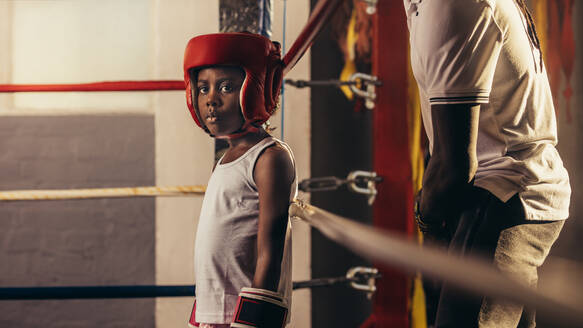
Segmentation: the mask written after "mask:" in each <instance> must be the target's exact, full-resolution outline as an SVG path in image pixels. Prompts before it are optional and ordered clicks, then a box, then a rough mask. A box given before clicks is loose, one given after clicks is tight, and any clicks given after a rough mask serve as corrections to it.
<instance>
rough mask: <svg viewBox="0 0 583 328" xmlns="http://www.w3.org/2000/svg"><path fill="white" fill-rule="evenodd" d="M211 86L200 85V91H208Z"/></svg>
mask: <svg viewBox="0 0 583 328" xmlns="http://www.w3.org/2000/svg"><path fill="white" fill-rule="evenodd" d="M208 90H209V88H208V87H207V86H206V85H199V86H198V93H202V94H204V93H207V92H208Z"/></svg>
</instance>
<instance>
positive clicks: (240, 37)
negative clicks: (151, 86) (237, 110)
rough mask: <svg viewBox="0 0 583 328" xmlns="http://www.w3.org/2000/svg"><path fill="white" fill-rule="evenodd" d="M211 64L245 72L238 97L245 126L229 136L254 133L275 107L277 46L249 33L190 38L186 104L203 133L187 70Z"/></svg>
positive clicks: (278, 84)
mask: <svg viewBox="0 0 583 328" xmlns="http://www.w3.org/2000/svg"><path fill="white" fill-rule="evenodd" d="M215 65H225V66H238V67H241V68H242V69H243V70H244V71H245V80H244V81H243V85H242V86H241V94H240V96H239V97H240V98H239V99H240V103H241V111H242V112H243V118H244V119H245V123H243V126H242V127H241V129H240V131H237V133H235V134H233V135H231V136H229V137H234V136H239V135H242V134H245V133H247V132H250V131H256V130H257V129H258V127H259V126H260V125H261V124H263V123H264V122H265V121H267V119H269V117H270V116H271V114H273V111H274V110H275V107H276V105H277V100H278V97H279V92H280V89H281V82H282V78H283V76H282V69H283V62H282V61H281V51H280V46H279V44H278V43H275V42H272V41H271V40H269V39H268V38H266V37H264V36H261V35H259V34H252V33H216V34H206V35H200V36H197V37H194V38H192V39H190V41H189V42H188V44H187V45H186V51H185V52H184V82H185V83H186V103H187V105H188V109H189V110H190V114H191V115H192V118H193V119H194V121H195V122H196V124H198V126H200V127H201V128H203V129H204V130H205V131H206V132H207V133H208V132H209V131H208V129H207V128H206V127H205V125H204V123H203V122H202V120H201V119H200V116H199V113H198V109H197V108H196V101H195V100H194V99H192V93H191V86H190V76H189V71H190V70H191V69H193V68H204V67H207V66H215Z"/></svg>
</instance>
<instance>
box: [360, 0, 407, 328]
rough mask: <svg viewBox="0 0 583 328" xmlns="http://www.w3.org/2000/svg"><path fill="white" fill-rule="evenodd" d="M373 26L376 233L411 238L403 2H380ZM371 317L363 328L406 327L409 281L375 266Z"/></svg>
mask: <svg viewBox="0 0 583 328" xmlns="http://www.w3.org/2000/svg"><path fill="white" fill-rule="evenodd" d="M373 21H374V23H373V24H374V25H373V58H372V66H373V75H375V76H377V77H378V79H379V80H381V81H382V86H380V87H379V88H378V92H377V99H376V106H375V109H373V111H374V114H373V117H374V118H373V138H374V139H373V166H374V171H375V172H377V174H378V175H379V176H382V177H383V183H381V184H379V192H378V196H377V200H376V202H375V204H374V208H373V215H374V219H373V224H374V226H375V227H377V228H379V229H385V230H391V231H396V232H401V233H403V234H406V235H408V236H412V235H413V218H412V213H413V210H412V207H413V190H412V189H413V188H412V185H413V184H412V173H411V163H410V156H409V152H410V150H409V140H408V139H409V131H408V129H409V127H408V119H407V106H408V65H409V63H408V51H407V49H408V44H409V41H408V36H409V33H408V31H407V22H406V17H405V12H404V10H403V4H402V2H401V1H379V2H378V3H377V11H376V14H375V16H374V19H373ZM379 267H380V268H381V274H382V276H383V278H382V279H381V280H379V281H378V284H377V287H378V289H377V292H376V295H375V298H374V303H373V314H372V316H371V317H370V318H369V320H368V321H367V322H365V324H363V326H362V327H375V328H379V327H398V328H408V327H409V325H410V322H409V307H410V290H411V279H410V277H409V276H408V275H407V274H405V273H403V272H400V271H397V270H394V269H393V268H387V267H383V266H379Z"/></svg>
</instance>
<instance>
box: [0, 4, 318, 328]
mask: <svg viewBox="0 0 583 328" xmlns="http://www.w3.org/2000/svg"><path fill="white" fill-rule="evenodd" d="M283 4H284V3H283V2H282V1H274V7H275V8H274V9H275V14H274V37H273V39H274V40H278V41H282V38H283V35H282V34H283V26H282V24H283ZM287 6H288V8H287V14H288V20H287V26H286V30H287V40H288V42H289V40H293V39H295V37H296V36H297V34H298V33H299V30H300V28H301V27H303V25H304V23H305V21H306V20H307V17H308V14H309V2H308V1H304V2H295V1H294V2H289V3H287ZM290 17H293V19H290ZM218 24H219V18H218V0H212V1H206V0H204V1H203V0H196V1H188V0H172V1H162V0H150V1H129V0H126V1H116V0H107V1H100V2H95V1H72V0H71V1H69V0H65V1H40V2H39V1H19V2H14V1H0V49H2V51H0V67H1V69H0V83H23V84H30V83H78V82H92V81H103V80H130V79H131V80H139V79H170V80H176V79H182V56H183V52H184V46H185V45H186V42H187V41H188V39H189V38H191V37H192V36H194V35H197V34H202V33H210V32H216V31H217V30H218ZM288 47H289V43H288ZM307 56H309V54H308V55H306V58H307ZM308 67H309V61H308V60H307V59H305V60H303V61H302V62H300V63H299V64H298V65H297V67H296V68H295V69H294V71H293V72H292V73H290V76H292V77H293V78H302V79H307V78H309V70H308ZM284 108H285V110H286V117H285V119H284V121H285V128H286V129H285V135H284V136H281V135H280V134H279V132H280V131H281V129H279V130H277V132H276V133H275V134H276V136H278V137H283V138H284V139H285V140H286V141H287V142H288V143H289V144H290V145H291V146H292V148H293V149H294V152H295V155H296V160H297V169H298V175H299V178H300V179H301V178H306V177H309V142H310V135H309V111H310V108H309V91H308V90H302V91H295V90H292V91H289V92H288V93H287V94H286V100H285V106H284ZM280 115H281V113H278V114H277V116H276V117H274V119H273V120H272V121H273V123H274V125H275V126H279V125H280V123H279V122H280V121H281V116H280ZM0 127H1V129H0V134H1V136H2V139H0V149H1V155H0V177H1V179H0V189H1V190H10V189H37V188H51V189H53V188H55V189H56V188H64V189H67V188H80V187H116V186H120V187H121V186H144V185H161V186H168V185H205V184H206V182H207V180H208V178H209V176H210V173H211V168H212V163H213V154H214V142H213V140H212V139H211V138H209V137H208V136H207V135H205V134H204V133H202V131H201V130H200V129H199V128H197V127H196V126H195V124H194V122H193V121H192V119H191V117H190V115H189V114H188V111H187V108H186V105H185V100H184V92H182V91H170V92H124V93H122V92H106V93H26V94H0ZM201 201H202V198H201V197H200V196H194V197H181V198H158V199H153V198H150V199H117V200H93V201H57V202H25V203H0V234H1V236H2V247H1V248H0V261H1V262H2V267H1V268H0V270H1V271H0V283H1V284H2V285H3V286H45V285H47V286H48V285H50V286H56V285H119V284H127V285H134V284H192V283H193V281H194V277H193V246H194V236H195V231H196V223H197V218H198V213H199V210H200V205H201ZM293 238H294V272H293V273H294V279H295V280H302V279H309V277H310V270H309V265H310V260H309V259H310V256H309V253H310V252H309V247H310V243H309V228H308V227H307V226H305V225H295V224H294V236H293ZM293 302H294V304H293V310H292V320H293V322H294V326H297V327H309V326H310V324H309V322H310V301H309V292H307V291H300V292H297V293H295V294H294V301H293ZM191 305H192V298H159V299H156V300H154V299H143V300H102V301H43V302H28V301H27V302H3V303H2V307H1V308H2V311H0V312H1V313H0V326H2V327H32V326H40V325H43V326H46V327H53V326H55V327H56V326H58V327H63V326H84V327H91V326H116V327H153V326H158V327H182V326H184V325H185V323H186V321H187V319H188V316H189V314H190V308H191ZM5 310H6V311H5Z"/></svg>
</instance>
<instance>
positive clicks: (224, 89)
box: [220, 83, 233, 92]
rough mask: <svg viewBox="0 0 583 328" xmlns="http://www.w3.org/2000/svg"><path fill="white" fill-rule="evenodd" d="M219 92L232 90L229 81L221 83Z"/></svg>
mask: <svg viewBox="0 0 583 328" xmlns="http://www.w3.org/2000/svg"><path fill="white" fill-rule="evenodd" d="M220 90H221V92H231V91H233V86H232V85H231V84H230V83H225V84H221V87H220Z"/></svg>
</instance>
